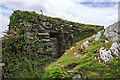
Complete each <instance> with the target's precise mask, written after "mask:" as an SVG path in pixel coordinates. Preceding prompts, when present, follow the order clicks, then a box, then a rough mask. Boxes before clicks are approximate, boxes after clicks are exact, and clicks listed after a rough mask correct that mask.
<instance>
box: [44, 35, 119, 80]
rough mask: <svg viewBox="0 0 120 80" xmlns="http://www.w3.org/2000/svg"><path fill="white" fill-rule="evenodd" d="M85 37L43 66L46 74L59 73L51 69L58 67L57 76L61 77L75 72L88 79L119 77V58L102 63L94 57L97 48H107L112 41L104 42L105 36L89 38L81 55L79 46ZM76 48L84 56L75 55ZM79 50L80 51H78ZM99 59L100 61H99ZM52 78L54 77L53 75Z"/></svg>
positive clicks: (73, 74) (96, 54) (71, 75)
mask: <svg viewBox="0 0 120 80" xmlns="http://www.w3.org/2000/svg"><path fill="white" fill-rule="evenodd" d="M86 40H87V39H85V40H83V41H80V42H79V43H78V44H77V45H76V46H74V48H73V49H69V50H68V51H67V52H66V53H67V54H63V55H62V56H61V57H60V58H59V59H58V60H57V61H56V62H55V63H53V64H51V65H49V66H48V67H46V68H45V70H47V74H48V75H53V74H56V75H59V73H57V72H56V73H52V72H53V71H57V70H56V69H54V67H59V68H60V71H61V72H62V73H66V74H64V75H63V74H61V75H60V76H59V77H61V78H63V76H65V78H66V77H67V78H72V77H73V76H75V75H76V74H80V75H81V76H82V78H85V77H87V78H89V79H92V80H93V79H96V78H101V79H109V78H119V76H120V71H119V69H120V67H119V66H120V59H119V58H114V59H113V60H111V61H108V62H107V63H103V61H102V59H95V57H98V56H99V49H100V48H101V46H103V47H105V48H106V49H109V48H110V46H111V44H112V43H113V42H109V43H104V42H103V41H104V40H105V37H104V36H103V35H102V37H101V38H100V39H99V40H96V41H95V40H94V39H93V38H91V39H90V40H91V42H90V45H89V47H88V48H87V51H86V52H85V53H84V55H82V52H83V49H82V48H81V44H82V43H83V42H84V41H86ZM77 50H78V52H77V53H78V54H81V55H82V56H84V57H83V58H80V57H75V56H74V54H73V53H74V52H76V51H77ZM79 51H80V52H79ZM99 60H100V62H99ZM44 75H45V74H44ZM48 78H50V77H48ZM52 78H55V77H54V76H53V77H52Z"/></svg>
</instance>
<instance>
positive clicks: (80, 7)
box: [0, 0, 119, 37]
mask: <svg viewBox="0 0 120 80" xmlns="http://www.w3.org/2000/svg"><path fill="white" fill-rule="evenodd" d="M89 1H90V2H97V0H25V1H24V0H1V1H0V22H1V23H0V37H1V36H2V32H3V31H4V30H7V29H8V27H7V25H8V24H9V16H10V15H11V14H12V12H13V11H14V10H17V9H20V10H28V11H36V12H38V13H40V10H42V11H43V14H45V15H48V16H52V17H60V18H62V19H66V20H70V21H74V22H80V23H86V24H93V25H104V26H105V28H106V27H107V26H108V25H110V24H113V23H115V22H117V21H118V4H115V5H110V6H109V7H107V5H106V4H104V5H102V6H103V7H102V6H101V4H97V5H96V6H94V7H91V5H85V4H80V2H89ZM106 1H107V2H118V1H119V0H99V3H100V2H106Z"/></svg>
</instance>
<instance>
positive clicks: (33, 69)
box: [2, 10, 118, 79]
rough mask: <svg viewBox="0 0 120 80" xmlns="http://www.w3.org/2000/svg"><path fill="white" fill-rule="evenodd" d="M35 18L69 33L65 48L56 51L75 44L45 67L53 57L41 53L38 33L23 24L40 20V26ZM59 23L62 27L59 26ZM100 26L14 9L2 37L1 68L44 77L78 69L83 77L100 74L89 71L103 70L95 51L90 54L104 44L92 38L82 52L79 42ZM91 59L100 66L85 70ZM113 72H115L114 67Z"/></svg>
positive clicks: (69, 74) (16, 74) (22, 75)
mask: <svg viewBox="0 0 120 80" xmlns="http://www.w3.org/2000/svg"><path fill="white" fill-rule="evenodd" d="M37 21H45V22H46V21H49V22H50V24H52V29H55V28H58V33H60V34H61V35H65V36H68V34H73V38H72V39H70V40H68V42H66V43H65V48H63V50H61V51H60V52H59V53H61V54H62V53H64V51H65V49H68V48H70V47H71V46H75V47H74V48H73V49H72V50H71V49H69V51H67V55H65V54H63V55H62V57H61V58H59V59H58V60H57V62H55V63H53V64H52V65H49V66H48V67H45V66H47V65H48V64H50V62H51V61H52V60H53V59H52V58H51V56H49V55H43V54H41V53H45V52H44V51H43V50H42V48H43V47H41V40H40V39H39V38H38V35H37V34H36V33H35V31H33V29H31V28H29V26H26V24H27V22H33V23H35V24H38V23H40V24H41V25H43V23H42V22H37ZM69 23H71V24H72V25H73V27H70V26H69V25H68V24H69ZM61 25H63V26H62V27H61ZM32 27H35V26H32ZM100 27H101V26H93V25H86V24H81V23H76V22H72V21H67V20H63V19H61V18H53V17H48V16H45V15H42V14H38V13H36V12H34V11H33V12H29V11H20V10H16V11H14V13H13V14H12V15H11V16H10V23H9V31H7V32H6V35H5V36H4V37H3V38H4V39H3V40H2V45H3V46H2V52H3V63H5V66H4V67H3V70H4V72H5V75H6V77H7V78H48V79H50V78H54V79H56V78H71V77H73V76H74V75H76V72H77V73H80V74H81V72H80V70H81V69H83V72H84V73H86V75H83V77H84V76H88V77H92V76H93V75H95V76H96V77H99V76H100V73H97V72H93V70H98V71H100V70H102V71H104V70H103V69H102V67H104V66H105V67H106V65H104V64H102V63H98V62H97V60H95V59H94V56H96V54H94V53H93V51H94V49H96V48H97V49H99V47H100V46H102V45H104V44H103V43H100V44H97V43H98V42H99V41H98V42H97V41H93V43H90V45H91V46H90V47H89V48H88V51H83V49H82V48H81V47H80V45H81V44H82V42H83V41H86V40H87V39H88V38H87V37H90V36H91V35H93V34H95V33H97V32H98V31H100V30H101V29H102V28H100ZM72 30H73V31H72ZM28 32H32V33H33V34H31V35H30V36H29V35H28V34H29V33H28ZM27 33H28V34H27ZM85 38H87V39H85ZM81 40H82V41H81ZM33 41H35V42H33ZM78 41H80V42H79V44H78V45H76V42H78ZM94 44H95V45H94ZM106 45H107V43H106ZM108 45H109V44H108ZM48 46H49V44H45V46H44V49H47V48H48ZM38 49H39V52H41V53H39V54H38V53H37V50H38ZM76 50H78V53H79V54H81V55H82V56H85V57H84V58H79V57H75V56H73V55H74V52H75V51H76ZM84 53H85V54H84ZM89 60H90V61H89ZM92 62H95V64H98V65H100V66H92V67H93V68H95V69H91V68H90V67H89V68H88V69H89V70H87V67H86V66H87V65H89V66H91V65H92ZM110 64H112V63H110ZM117 64H118V63H116V65H117ZM44 67H45V70H44ZM98 67H99V69H98ZM111 67H112V66H111ZM112 68H114V67H112ZM116 71H117V72H118V70H116ZM109 72H111V70H109ZM43 73H44V74H43ZM101 73H102V72H101ZM90 74H91V75H90ZM112 74H114V73H111V75H112Z"/></svg>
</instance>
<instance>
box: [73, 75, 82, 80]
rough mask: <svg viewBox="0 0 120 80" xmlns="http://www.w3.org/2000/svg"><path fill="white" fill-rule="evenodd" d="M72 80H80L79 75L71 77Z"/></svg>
mask: <svg viewBox="0 0 120 80" xmlns="http://www.w3.org/2000/svg"><path fill="white" fill-rule="evenodd" d="M72 80H82V79H81V75H80V74H77V75H76V76H74V77H72Z"/></svg>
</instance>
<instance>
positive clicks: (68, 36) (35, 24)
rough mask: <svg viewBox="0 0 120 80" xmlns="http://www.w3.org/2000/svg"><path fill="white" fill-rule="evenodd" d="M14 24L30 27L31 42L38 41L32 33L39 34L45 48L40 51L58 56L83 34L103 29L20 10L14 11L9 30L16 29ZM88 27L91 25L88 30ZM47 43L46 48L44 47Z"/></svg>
mask: <svg viewBox="0 0 120 80" xmlns="http://www.w3.org/2000/svg"><path fill="white" fill-rule="evenodd" d="M15 20H18V22H15ZM14 26H18V27H21V26H22V27H26V28H27V29H28V31H27V33H26V35H27V37H28V39H31V40H32V41H31V43H35V42H36V41H34V39H33V38H32V35H36V36H37V38H38V39H39V40H40V41H41V44H42V48H41V49H43V50H42V52H40V51H39V50H38V51H37V52H38V53H40V54H42V53H43V52H45V54H49V55H51V56H56V57H57V56H58V57H59V56H61V55H62V54H61V53H63V52H64V51H65V50H66V49H68V48H70V47H71V46H72V45H73V43H75V42H78V41H79V38H82V37H83V35H84V37H88V36H91V35H92V34H93V33H96V32H98V31H99V30H101V29H103V26H97V25H86V24H81V23H75V22H70V21H66V20H62V19H60V18H52V17H47V16H44V15H41V14H37V13H35V12H28V11H19V10H16V11H14V13H13V14H12V15H11V17H10V24H9V30H10V29H14ZM87 27H89V29H88V30H87ZM97 29H98V30H97ZM84 30H85V31H84ZM96 30H97V31H96ZM81 36H82V37H81ZM98 37H99V35H98ZM68 44H69V45H68ZM86 44H87V43H85V44H84V45H86ZM45 45H46V48H44V47H45ZM49 48H50V49H49Z"/></svg>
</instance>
